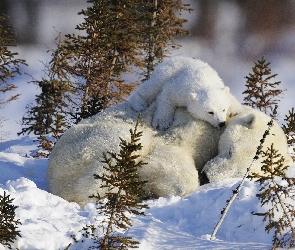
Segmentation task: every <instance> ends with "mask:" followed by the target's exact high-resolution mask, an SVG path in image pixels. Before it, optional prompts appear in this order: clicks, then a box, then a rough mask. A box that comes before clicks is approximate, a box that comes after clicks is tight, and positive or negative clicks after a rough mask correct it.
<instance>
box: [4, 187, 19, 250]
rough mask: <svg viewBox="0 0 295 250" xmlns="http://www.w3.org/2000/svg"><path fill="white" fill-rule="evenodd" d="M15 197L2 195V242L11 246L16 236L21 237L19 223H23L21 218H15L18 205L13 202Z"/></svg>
mask: <svg viewBox="0 0 295 250" xmlns="http://www.w3.org/2000/svg"><path fill="white" fill-rule="evenodd" d="M13 200H14V199H12V198H10V195H6V192H5V191H4V194H3V195H0V243H1V244H2V245H4V246H7V247H8V248H9V249H12V248H11V244H10V243H13V242H14V241H15V240H16V237H21V235H20V231H19V230H18V225H20V224H21V222H20V221H19V219H17V220H16V219H15V209H16V208H17V206H14V205H13V204H12V201H13Z"/></svg>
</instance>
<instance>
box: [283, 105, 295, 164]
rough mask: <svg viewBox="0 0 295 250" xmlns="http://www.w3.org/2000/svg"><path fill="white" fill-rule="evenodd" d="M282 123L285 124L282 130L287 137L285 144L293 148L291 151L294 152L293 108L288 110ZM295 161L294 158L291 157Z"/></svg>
mask: <svg viewBox="0 0 295 250" xmlns="http://www.w3.org/2000/svg"><path fill="white" fill-rule="evenodd" d="M284 121H286V122H287V124H286V125H283V126H282V129H283V131H284V133H285V135H286V137H287V143H288V145H289V146H290V147H293V151H294V152H295V148H294V143H295V113H294V108H292V109H291V110H289V114H288V115H286V116H285V119H284ZM292 158H293V159H295V156H294V155H293V156H292Z"/></svg>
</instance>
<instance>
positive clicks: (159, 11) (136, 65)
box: [62, 0, 188, 123]
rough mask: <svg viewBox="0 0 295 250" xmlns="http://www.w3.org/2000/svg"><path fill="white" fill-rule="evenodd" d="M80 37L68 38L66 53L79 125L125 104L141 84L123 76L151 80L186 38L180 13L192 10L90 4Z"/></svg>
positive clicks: (163, 2) (128, 0)
mask: <svg viewBox="0 0 295 250" xmlns="http://www.w3.org/2000/svg"><path fill="white" fill-rule="evenodd" d="M88 3H90V4H91V5H90V6H89V7H88V8H87V9H86V10H82V11H81V12H80V13H79V14H80V15H83V16H84V17H85V18H84V20H85V21H84V22H83V23H81V24H79V25H77V27H76V29H77V31H78V35H77V34H68V35H66V37H67V40H66V44H65V46H63V48H62V50H63V54H64V57H65V58H66V60H67V62H68V67H67V70H68V72H69V73H70V74H71V75H72V76H73V77H74V78H75V80H76V82H75V89H76V91H77V92H78V93H79V99H80V103H78V106H77V112H76V114H75V115H74V116H75V119H76V121H75V122H76V123H77V122H79V121H80V120H81V119H83V118H87V117H89V116H91V115H94V114H96V113H98V112H100V111H102V110H104V109H106V108H108V107H110V106H112V105H114V104H117V103H119V102H122V101H125V100H126V98H127V97H128V95H129V93H130V92H131V91H132V90H133V89H134V87H135V85H136V84H137V83H138V81H135V82H130V81H129V82H126V81H125V80H124V79H122V75H124V74H127V73H132V72H133V70H134V69H137V70H138V69H141V70H143V73H142V75H144V80H145V79H148V78H149V76H150V75H151V72H152V71H153V69H154V67H155V65H156V64H157V63H159V62H160V61H162V60H163V58H164V57H165V56H166V55H167V53H168V51H170V49H171V48H176V47H178V45H176V44H175V43H174V41H173V39H174V37H175V36H181V35H183V34H187V32H186V31H184V30H183V29H182V28H181V25H182V24H183V23H184V22H185V20H184V19H181V18H178V17H177V16H176V14H175V12H181V11H182V10H188V8H187V7H185V6H186V5H182V3H181V1H179V0H177V1H175V0H173V1H171V0H169V1H168V0H147V1H142V0H123V1H113V0H104V1H102V0H88Z"/></svg>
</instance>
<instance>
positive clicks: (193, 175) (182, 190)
mask: <svg viewBox="0 0 295 250" xmlns="http://www.w3.org/2000/svg"><path fill="white" fill-rule="evenodd" d="M156 107H157V104H156V102H155V103H153V104H151V105H150V106H149V107H148V108H147V109H146V110H145V111H143V112H142V114H141V122H140V124H139V127H138V131H142V132H143V136H142V137H141V140H140V142H141V144H142V146H143V148H142V151H141V152H139V153H138V154H139V155H141V158H140V159H141V160H143V161H144V162H147V165H144V166H143V167H142V168H140V169H139V172H138V173H139V176H140V178H141V179H142V180H147V181H148V183H147V185H146V187H145V191H146V194H145V195H146V196H147V197H158V196H161V197H167V196H171V195H185V194H188V193H191V192H193V191H195V190H197V189H198V187H199V185H200V183H199V174H198V169H199V170H201V169H202V168H203V166H204V165H205V164H206V162H207V161H209V160H210V159H212V158H213V157H215V156H216V155H217V153H218V141H219V137H220V135H221V133H222V131H223V129H217V128H215V127H213V126H212V125H211V124H209V123H208V122H205V121H202V120H198V119H194V118H193V117H192V116H191V115H190V114H189V113H188V111H187V110H186V109H184V108H177V109H176V111H175V119H174V121H173V123H172V125H171V126H170V128H169V129H168V130H166V131H158V130H156V129H154V128H153V127H152V126H151V120H152V115H153V114H154V112H155V109H156ZM137 116H138V112H136V111H135V110H134V109H133V108H131V106H130V103H128V102H127V103H123V104H119V105H117V106H114V107H113V108H110V109H106V110H104V111H103V112H101V113H99V114H97V115H95V116H93V117H90V118H88V119H85V120H82V121H81V122H80V123H79V124H77V125H74V126H73V127H71V128H70V129H69V130H67V131H66V132H65V133H64V134H63V136H62V137H61V138H60V140H59V141H58V142H57V144H56V145H55V146H54V148H53V150H52V153H51V155H50V161H49V167H48V172H47V184H48V189H49V191H50V192H51V193H53V194H55V195H58V196H60V197H63V198H64V199H66V200H68V201H74V202H77V203H78V204H80V205H81V206H83V205H85V204H86V203H87V202H90V201H93V200H92V199H90V198H89V196H90V195H92V194H96V193H99V194H100V195H103V194H104V193H105V191H106V190H105V189H103V188H100V184H101V182H100V180H97V179H94V178H93V174H102V173H103V172H104V169H103V163H102V162H101V161H102V160H103V158H102V156H103V152H107V151H112V152H118V150H119V146H118V145H119V137H121V138H122V139H125V140H128V141H129V140H130V133H129V130H130V129H131V128H134V126H135V123H136V120H137ZM196 128H198V129H196Z"/></svg>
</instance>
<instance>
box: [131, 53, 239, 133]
mask: <svg viewBox="0 0 295 250" xmlns="http://www.w3.org/2000/svg"><path fill="white" fill-rule="evenodd" d="M155 99H157V103H158V106H157V109H156V112H155V114H154V116H153V121H152V125H153V127H154V128H158V129H159V130H165V129H167V128H169V127H170V126H171V124H172V122H173V119H174V111H175V109H176V108H177V107H186V108H187V110H188V111H189V112H190V114H191V115H192V116H193V117H195V118H197V119H201V120H204V121H207V122H209V123H210V124H212V125H213V126H215V127H219V126H223V125H224V123H225V121H226V117H227V116H229V115H230V114H232V113H233V114H236V113H239V112H240V111H241V110H240V109H241V105H240V104H239V102H238V101H237V100H236V99H235V98H234V97H233V96H232V95H231V94H230V92H229V88H228V87H225V86H224V84H223V82H222V80H221V79H220V77H219V76H218V74H217V72H216V71H215V70H214V69H212V68H211V67H210V66H209V65H208V64H207V63H204V62H202V61H200V60H196V59H192V58H187V57H173V58H171V59H168V60H166V61H165V62H164V63H162V64H160V65H158V66H157V67H156V69H155V71H154V73H153V75H152V77H151V78H150V79H149V80H148V81H146V82H145V83H143V84H142V85H141V86H139V87H138V88H137V89H136V90H135V91H134V92H133V93H132V95H131V97H130V98H129V102H130V104H131V106H132V107H133V108H134V109H135V110H136V111H143V110H145V109H146V108H147V107H148V106H149V105H150V104H151V103H152V102H153V101H154V100H155Z"/></svg>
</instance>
